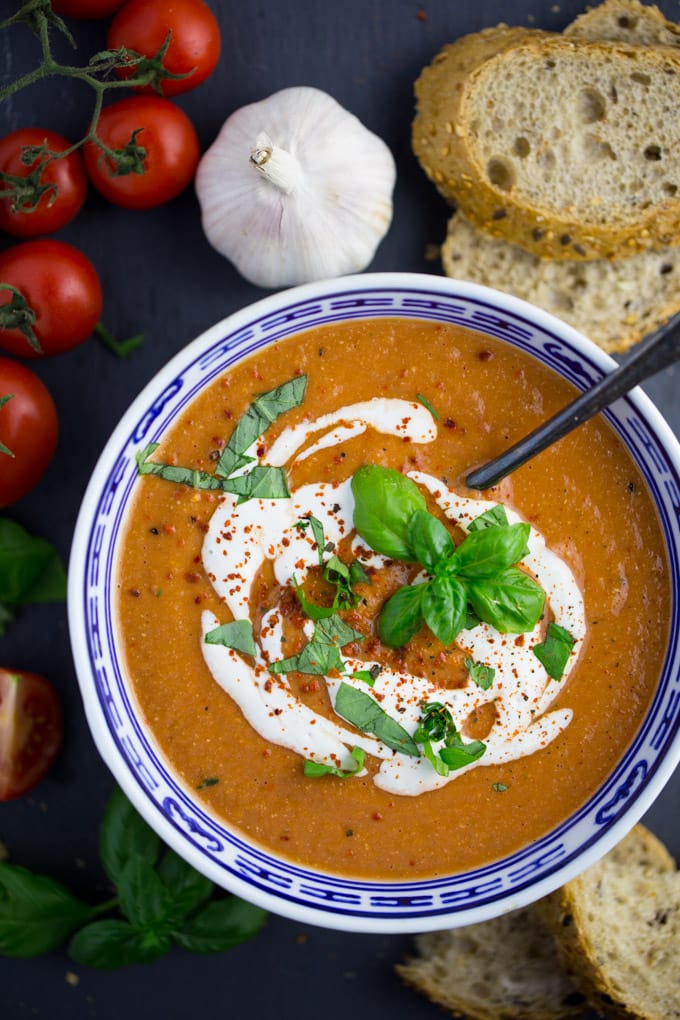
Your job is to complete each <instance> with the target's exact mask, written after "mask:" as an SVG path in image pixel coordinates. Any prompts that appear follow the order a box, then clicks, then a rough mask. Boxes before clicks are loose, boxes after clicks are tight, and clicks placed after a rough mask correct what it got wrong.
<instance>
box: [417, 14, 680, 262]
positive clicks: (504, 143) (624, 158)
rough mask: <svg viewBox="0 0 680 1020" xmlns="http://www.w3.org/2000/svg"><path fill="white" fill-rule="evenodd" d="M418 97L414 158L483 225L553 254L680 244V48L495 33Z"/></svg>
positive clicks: (435, 66) (453, 56) (454, 59)
mask: <svg viewBox="0 0 680 1020" xmlns="http://www.w3.org/2000/svg"><path fill="white" fill-rule="evenodd" d="M517 33H520V35H517ZM482 36H483V38H482ZM494 41H495V44H496V47H497V52H496V53H495V55H490V52H491V50H492V49H493V45H494ZM416 97H417V113H416V117H415V120H414V124H413V135H412V138H413V148H414V151H415V153H416V156H417V157H418V159H419V160H420V162H421V164H422V166H423V168H424V169H425V172H426V173H427V174H428V176H429V177H430V178H431V179H432V180H433V181H434V182H435V184H436V185H437V187H438V188H439V190H440V191H441V193H442V194H443V195H444V196H445V197H446V198H447V199H448V200H449V201H451V202H452V203H453V204H454V205H456V206H457V207H458V208H459V209H460V210H461V211H462V212H463V213H464V214H465V215H466V216H467V217H468V218H469V219H470V220H471V221H472V222H473V223H474V224H475V225H476V226H478V227H480V228H482V229H485V230H487V231H489V230H491V229H493V231H494V233H495V234H496V236H498V237H503V238H506V239H508V240H512V241H513V242H514V243H516V244H519V245H521V247H523V248H526V249H527V250H529V251H532V252H533V253H534V254H536V255H539V256H542V257H548V258H561V259H563V258H568V259H576V258H583V259H595V258H614V257H620V256H627V255H632V254H634V253H635V252H636V251H641V250H645V249H648V248H652V247H664V246H666V245H675V244H677V243H680V121H679V120H678V117H677V110H678V109H680V52H678V51H675V50H673V49H671V48H669V47H645V46H626V45H624V44H622V43H618V42H591V41H585V40H572V39H568V38H564V37H561V36H556V35H550V34H546V33H540V32H533V31H531V30H528V29H525V30H520V29H497V30H495V34H494V31H493V30H492V31H491V32H488V31H487V32H486V33H480V34H479V37H474V36H472V37H471V36H466V37H464V38H463V39H460V40H458V41H457V42H456V43H453V44H452V45H450V46H448V47H446V48H445V49H444V50H443V51H442V52H441V53H440V54H439V55H438V56H437V57H436V58H435V60H434V61H433V63H432V64H431V65H430V66H429V67H428V68H425V70H424V71H423V72H422V74H421V75H420V77H419V79H418V81H417V83H416Z"/></svg>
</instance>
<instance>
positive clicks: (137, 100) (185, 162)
mask: <svg viewBox="0 0 680 1020" xmlns="http://www.w3.org/2000/svg"><path fill="white" fill-rule="evenodd" d="M139 128H141V130H140V131H139V134H138V135H137V136H136V143H137V145H139V146H141V147H142V148H143V149H144V150H145V152H146V155H145V157H144V173H142V174H137V173H131V174H126V175H125V176H123V177H119V176H116V175H115V174H114V173H113V168H112V163H111V160H110V159H109V158H108V157H107V156H105V155H104V154H103V153H102V151H101V149H99V148H98V146H97V145H95V143H94V142H88V143H87V144H86V146H85V166H86V168H87V172H88V174H89V176H90V180H91V181H92V183H93V184H94V186H95V188H97V190H98V191H100V192H101V193H102V195H104V197H105V198H108V200H109V201H110V202H114V203H115V204H116V205H122V206H125V207H126V208H128V209H150V208H152V206H156V205H162V204H163V203H164V202H169V201H170V199H171V198H175V196H176V195H179V193H180V192H181V191H184V189H185V188H186V186H187V185H188V184H189V183H190V182H191V180H192V179H193V176H194V173H195V172H196V167H197V165H198V158H199V155H200V149H199V144H198V136H197V135H196V131H195V129H194V126H193V124H192V123H191V121H190V120H189V118H188V117H187V115H186V113H184V112H183V111H182V110H180V108H179V107H178V106H175V104H174V103H171V102H170V100H169V99H161V98H160V97H159V96H131V97H129V98H127V99H120V100H119V101H118V102H117V103H113V104H112V105H111V106H107V107H106V108H105V109H104V111H103V112H102V115H101V117H100V119H99V126H98V128H97V135H98V137H99V138H100V139H101V140H102V142H104V144H105V145H107V146H108V147H109V148H110V149H123V148H125V146H126V145H127V143H128V142H129V141H130V138H131V136H132V133H133V132H134V131H137V129H139Z"/></svg>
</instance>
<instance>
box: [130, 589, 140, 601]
mask: <svg viewBox="0 0 680 1020" xmlns="http://www.w3.org/2000/svg"><path fill="white" fill-rule="evenodd" d="M141 594H142V593H141V591H140V590H139V588H130V595H132V597H133V598H134V599H138V598H139V596H140V595H141Z"/></svg>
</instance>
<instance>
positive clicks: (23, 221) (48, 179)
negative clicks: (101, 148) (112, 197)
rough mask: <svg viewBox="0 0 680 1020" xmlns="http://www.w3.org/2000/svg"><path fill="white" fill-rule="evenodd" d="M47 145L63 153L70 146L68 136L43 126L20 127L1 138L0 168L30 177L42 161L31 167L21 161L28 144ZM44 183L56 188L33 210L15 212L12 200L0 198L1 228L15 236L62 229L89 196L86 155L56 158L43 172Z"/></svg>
mask: <svg viewBox="0 0 680 1020" xmlns="http://www.w3.org/2000/svg"><path fill="white" fill-rule="evenodd" d="M43 144H44V145H45V146H46V147H47V148H48V149H49V150H50V151H51V152H64V151H65V150H66V149H68V148H70V145H71V143H70V142H69V140H68V139H67V138H64V137H63V136H62V135H58V134H57V133H56V132H55V131H45V130H43V129H42V128H19V129H18V130H17V131H12V132H11V133H10V134H8V135H5V137H4V138H3V139H0V171H2V172H3V173H6V174H11V175H12V176H14V177H27V176H28V174H29V173H30V171H31V170H32V169H33V167H35V166H36V164H37V163H38V162H39V159H38V160H34V162H33V163H31V164H30V166H26V164H25V163H23V162H22V159H21V152H22V149H23V147H24V146H25V145H35V146H39V145H43ZM41 182H42V183H44V184H54V185H56V191H53V190H50V191H46V192H45V193H44V194H43V195H42V196H41V197H40V201H39V202H38V205H37V206H36V208H35V209H34V210H33V211H31V212H20V211H17V212H12V209H11V204H12V203H11V200H10V199H8V198H6V199H3V200H2V201H0V230H4V231H6V233H8V234H14V236H15V237H35V236H36V235H37V234H52V233H54V231H55V230H61V228H62V227H63V226H65V225H66V224H67V223H69V222H70V221H71V220H72V219H73V217H74V216H75V215H76V214H77V213H78V212H79V211H80V209H81V207H82V205H83V202H84V201H85V198H86V196H87V175H86V173H85V166H84V164H83V157H82V156H81V154H80V153H79V152H78V151H76V152H72V153H71V154H70V155H69V156H65V157H64V158H63V159H57V160H53V161H52V162H51V163H49V164H48V165H47V166H46V167H45V169H44V171H43V172H42V174H41Z"/></svg>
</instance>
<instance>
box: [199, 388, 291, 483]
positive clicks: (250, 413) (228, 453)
mask: <svg viewBox="0 0 680 1020" xmlns="http://www.w3.org/2000/svg"><path fill="white" fill-rule="evenodd" d="M306 388H307V376H306V375H300V376H296V377H295V378H294V379H289V380H288V382H285V383H282V384H281V385H280V386H276V387H274V389H273V390H269V391H268V392H267V393H260V394H259V395H258V396H257V397H256V398H255V400H254V401H253V403H252V404H251V405H250V407H249V408H248V410H247V411H246V413H245V414H244V415H243V416H242V417H241V418H239V420H238V422H237V424H236V428H235V429H234V431H233V432H232V434H231V436H230V437H229V442H228V443H227V445H226V447H225V448H224V451H223V453H222V456H221V457H220V459H219V461H218V463H217V468H216V469H215V473H216V474H217V475H219V477H220V478H228V477H229V476H230V475H233V473H234V471H238V469H239V468H241V467H244V466H245V465H246V464H249V463H250V462H251V461H252V459H253V458H252V457H250V456H247V455H246V450H248V449H249V447H251V446H252V445H253V443H254V442H255V440H256V439H258V438H259V437H260V436H261V435H262V433H263V432H266V430H267V429H268V428H269V426H270V425H271V424H272V423H273V422H275V421H276V419H277V418H278V417H279V416H280V415H282V414H284V413H285V412H286V411H290V410H292V408H294V407H299V406H300V404H301V403H302V401H303V400H304V397H305V390H306Z"/></svg>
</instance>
